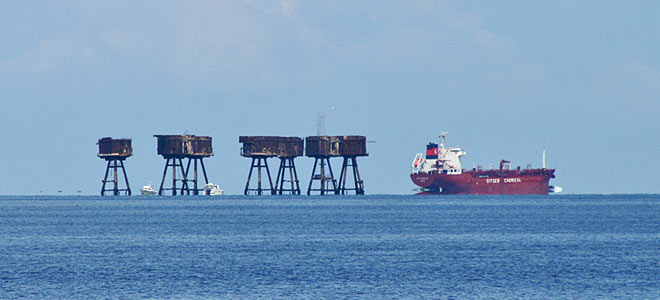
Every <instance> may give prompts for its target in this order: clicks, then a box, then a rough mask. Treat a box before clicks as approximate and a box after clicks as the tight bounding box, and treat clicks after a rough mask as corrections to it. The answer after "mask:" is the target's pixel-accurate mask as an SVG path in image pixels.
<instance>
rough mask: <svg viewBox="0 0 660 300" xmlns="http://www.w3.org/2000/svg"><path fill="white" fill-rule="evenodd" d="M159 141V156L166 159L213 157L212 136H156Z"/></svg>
mask: <svg viewBox="0 0 660 300" xmlns="http://www.w3.org/2000/svg"><path fill="white" fill-rule="evenodd" d="M154 137H156V138H157V139H158V155H162V156H163V157H165V158H172V157H177V158H184V157H185V158H190V157H209V156H213V143H212V138H211V137H210V136H195V135H154Z"/></svg>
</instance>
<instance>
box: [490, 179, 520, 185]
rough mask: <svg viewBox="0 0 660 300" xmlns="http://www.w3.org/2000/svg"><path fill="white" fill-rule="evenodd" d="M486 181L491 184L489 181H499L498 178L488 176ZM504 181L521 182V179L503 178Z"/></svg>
mask: <svg viewBox="0 0 660 300" xmlns="http://www.w3.org/2000/svg"><path fill="white" fill-rule="evenodd" d="M486 183H488V184H491V183H500V179H499V178H488V179H486ZM504 183H522V180H521V179H520V178H504Z"/></svg>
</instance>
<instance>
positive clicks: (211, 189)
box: [204, 182, 224, 196]
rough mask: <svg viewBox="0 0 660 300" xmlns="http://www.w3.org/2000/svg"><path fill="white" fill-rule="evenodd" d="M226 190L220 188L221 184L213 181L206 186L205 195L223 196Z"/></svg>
mask: <svg viewBox="0 0 660 300" xmlns="http://www.w3.org/2000/svg"><path fill="white" fill-rule="evenodd" d="M223 193H224V191H223V190H222V189H221V188H220V186H219V185H217V184H213V183H210V182H209V183H207V184H206V185H205V186H204V195H207V196H222V194H223Z"/></svg>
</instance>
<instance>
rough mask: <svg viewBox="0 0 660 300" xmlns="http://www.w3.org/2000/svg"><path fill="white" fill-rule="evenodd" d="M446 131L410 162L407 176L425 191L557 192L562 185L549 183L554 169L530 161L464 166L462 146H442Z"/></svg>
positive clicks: (456, 192) (484, 192)
mask: <svg viewBox="0 0 660 300" xmlns="http://www.w3.org/2000/svg"><path fill="white" fill-rule="evenodd" d="M445 136H446V133H443V134H442V135H441V137H442V142H441V143H440V146H439V147H438V144H435V143H429V144H428V145H427V146H426V155H422V153H418V154H417V156H415V160H413V164H412V173H411V174H410V178H411V179H412V181H413V182H414V183H415V184H416V185H418V186H420V187H421V188H422V190H423V191H424V192H428V193H440V194H548V193H553V192H560V191H561V188H560V187H556V186H551V185H549V182H550V179H551V178H555V175H554V173H555V169H547V168H546V167H545V152H544V153H543V167H542V168H540V169H532V168H531V165H528V167H527V168H525V169H521V168H520V167H517V168H515V169H512V168H511V162H510V161H507V160H502V161H500V167H499V169H490V170H482V169H481V167H479V168H473V169H472V170H471V171H468V170H464V169H463V168H462V165H461V156H463V155H465V154H466V152H465V151H463V149H461V148H459V147H456V148H445Z"/></svg>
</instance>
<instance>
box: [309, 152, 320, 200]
mask: <svg viewBox="0 0 660 300" xmlns="http://www.w3.org/2000/svg"><path fill="white" fill-rule="evenodd" d="M318 162H319V159H318V157H317V158H314V167H312V177H310V178H309V186H308V187H307V195H308V196H309V195H311V194H312V183H314V175H316V165H317V164H318Z"/></svg>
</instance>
